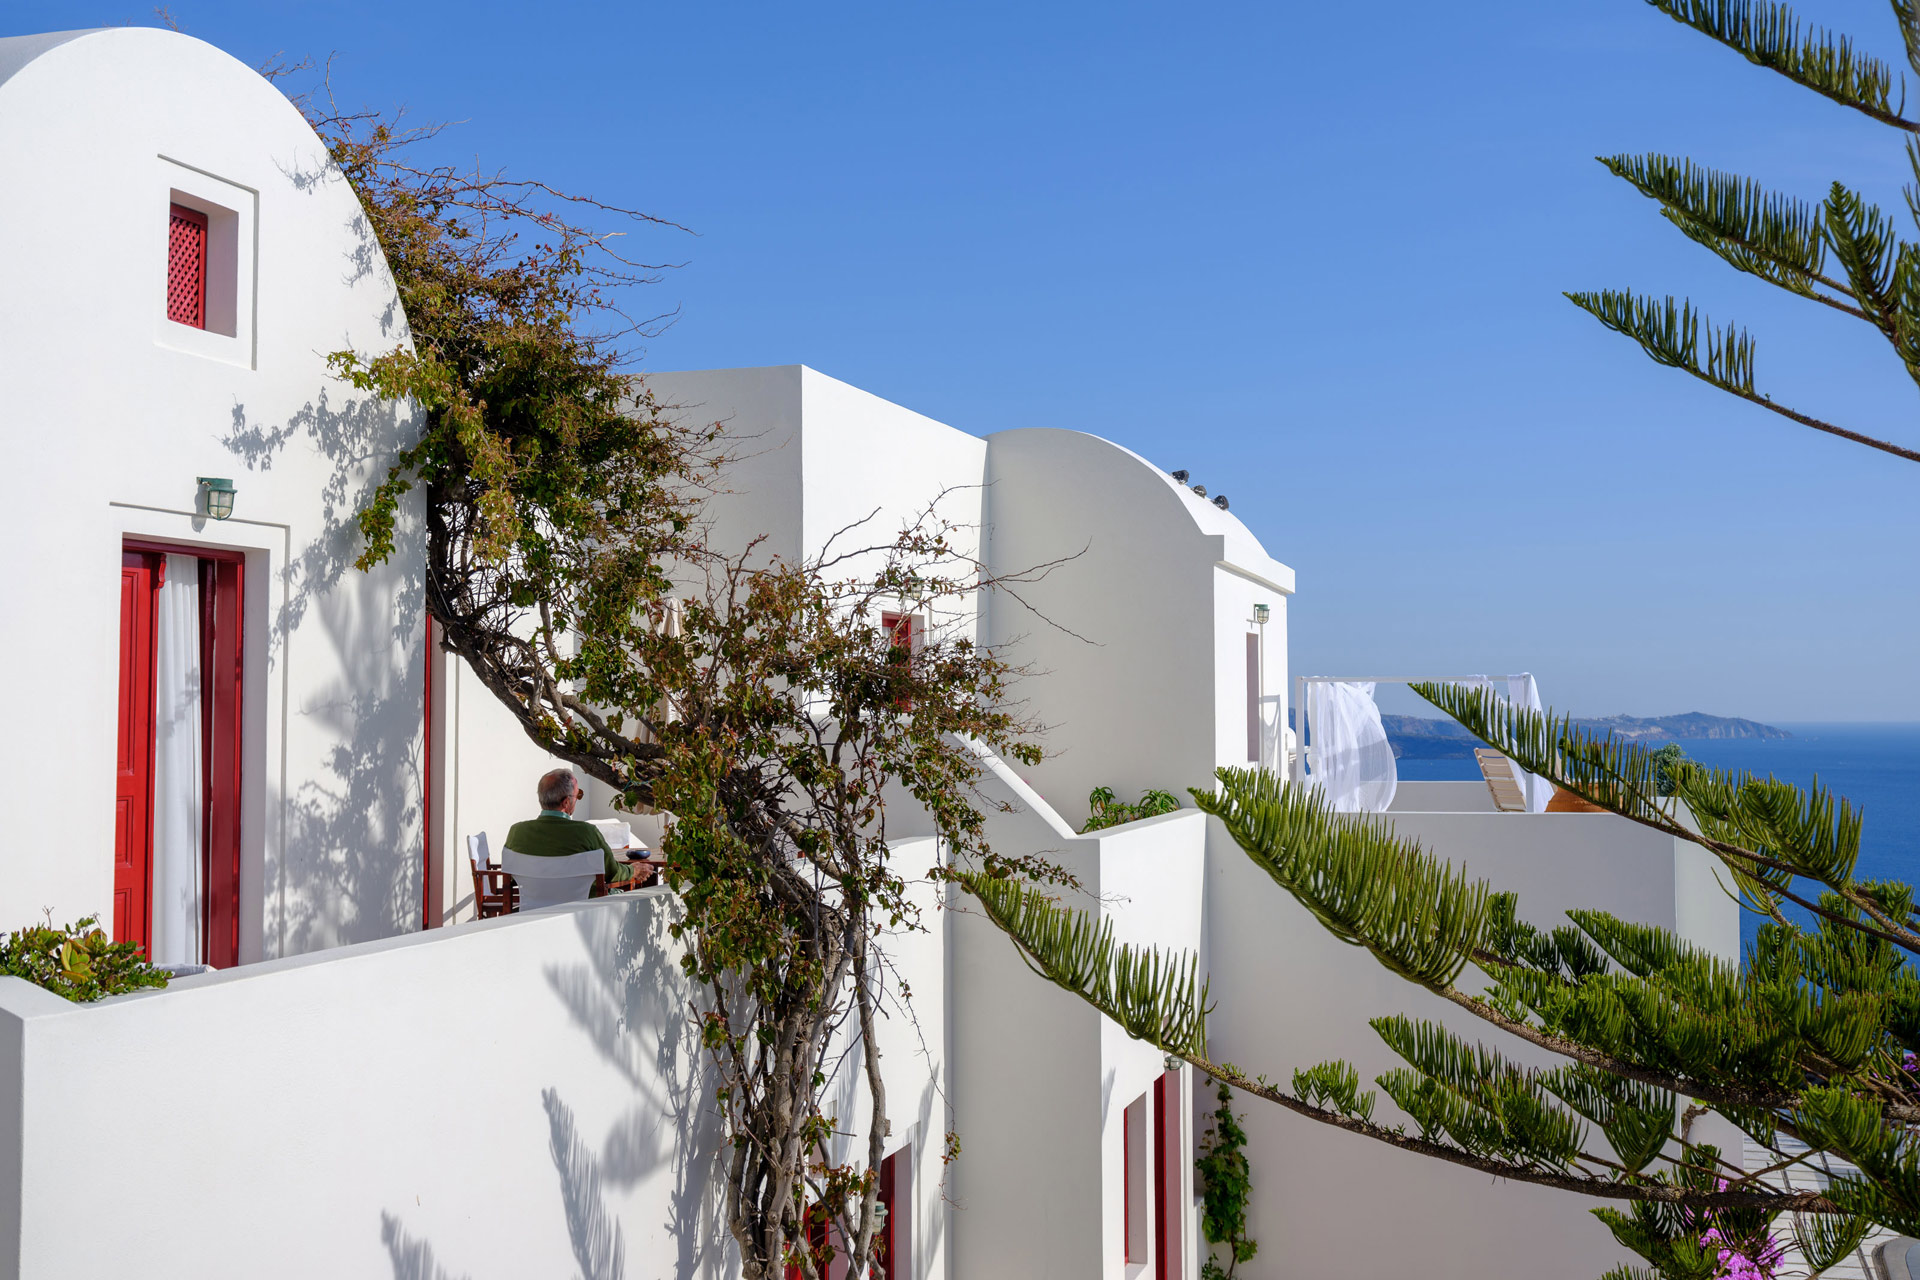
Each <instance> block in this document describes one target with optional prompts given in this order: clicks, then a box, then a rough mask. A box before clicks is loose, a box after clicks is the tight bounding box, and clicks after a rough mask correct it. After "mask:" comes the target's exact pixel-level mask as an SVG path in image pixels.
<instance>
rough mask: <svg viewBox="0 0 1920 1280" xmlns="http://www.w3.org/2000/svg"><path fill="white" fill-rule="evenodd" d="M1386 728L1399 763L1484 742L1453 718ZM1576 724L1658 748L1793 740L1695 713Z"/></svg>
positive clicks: (1388, 720)
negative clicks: (1694, 742) (1693, 742)
mask: <svg viewBox="0 0 1920 1280" xmlns="http://www.w3.org/2000/svg"><path fill="white" fill-rule="evenodd" d="M1380 722H1381V724H1382V725H1384V726H1385V727H1386V730H1387V741H1388V743H1389V744H1391V745H1392V747H1393V754H1394V757H1395V758H1396V759H1403V760H1470V759H1472V758H1473V749H1474V748H1475V747H1477V746H1479V745H1481V743H1480V739H1478V738H1476V737H1474V736H1473V735H1472V734H1470V733H1468V732H1467V731H1466V730H1465V729H1462V728H1461V727H1460V726H1459V725H1457V724H1455V723H1454V722H1453V721H1451V720H1429V719H1427V718H1425V717H1423V716H1389V715H1383V716H1381V717H1380ZM1574 724H1576V725H1577V726H1579V727H1580V728H1582V729H1585V730H1587V731H1588V732H1589V733H1612V734H1613V735H1614V736H1615V737H1618V738H1623V739H1625V740H1626V741H1628V742H1634V743H1639V744H1641V745H1644V746H1653V745H1657V744H1659V743H1663V742H1673V741H1676V740H1682V741H1683V740H1685V739H1688V738H1791V737H1792V736H1793V735H1792V734H1790V733H1788V732H1787V731H1786V730H1785V729H1776V728H1775V727H1774V726H1772V725H1770V724H1761V723H1760V722H1759V721H1757V720H1741V719H1739V718H1737V717H1733V716H1710V715H1707V714H1706V713H1705V712H1701V711H1689V712H1687V713H1686V714H1684V715H1677V716H1602V717H1599V718H1597V719H1586V720H1581V719H1576V720H1575V721H1574Z"/></svg>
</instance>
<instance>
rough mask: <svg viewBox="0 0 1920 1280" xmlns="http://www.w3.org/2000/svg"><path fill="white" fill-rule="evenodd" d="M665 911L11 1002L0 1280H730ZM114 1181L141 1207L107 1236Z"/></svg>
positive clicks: (370, 947)
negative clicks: (5, 1232)
mask: <svg viewBox="0 0 1920 1280" xmlns="http://www.w3.org/2000/svg"><path fill="white" fill-rule="evenodd" d="M673 905H674V904H673V900H672V898H671V897H670V896H668V895H665V894H663V893H661V892H659V891H642V892H640V893H636V894H634V895H631V896H620V897H616V898H613V899H609V900H605V901H599V902H591V903H585V904H581V905H579V906H577V907H571V908H556V909H554V910H551V911H547V912H539V913H534V914H531V915H524V916H517V917H513V918H510V919H506V920H499V921H487V922H484V923H481V924H474V925H467V926H462V927H459V928H455V929H446V930H436V931H433V932H430V933H426V934H419V935H414V936H412V937H408V938H402V939H394V940H390V941H385V942H376V943H367V944H361V945H358V946H354V947H349V948H344V949H340V950H335V951H331V952H328V953H325V954H322V955H317V956H305V957H297V958H293V959H289V960H279V961H270V962H267V963H265V964H261V965H254V966H247V967H243V968H241V969H236V970H230V971H227V972H225V973H221V974H210V975H205V976H201V977H196V978H188V979H182V980H177V981H176V982H175V983H174V985H173V986H172V987H171V988H169V989H168V990H166V991H164V992H157V993H151V994H141V995H134V996H126V997H119V998H117V999H114V1000H111V1001H107V1002H104V1003H101V1004H97V1005H88V1006H75V1005H70V1004H68V1003H67V1002H65V1001H63V1000H60V999H59V998H58V997H55V996H52V995H50V994H48V993H46V992H43V991H41V990H39V989H38V988H35V987H31V986H29V985H27V984H26V983H23V982H20V981H19V980H17V979H0V1029H4V1030H3V1031H0V1034H5V1035H6V1036H8V1037H10V1038H16V1039H18V1040H19V1041H20V1043H21V1044H22V1053H21V1055H20V1056H19V1057H17V1058H9V1059H7V1060H5V1061H4V1062H0V1099H7V1098H15V1099H19V1100H20V1103H21V1105H22V1124H21V1127H22V1130H23V1135H24V1142H23V1145H22V1148H21V1150H22V1167H23V1171H24V1178H23V1179H6V1178H5V1177H4V1174H0V1204H6V1205H18V1206H20V1228H19V1234H18V1237H17V1240H18V1244H17V1253H13V1252H10V1251H9V1249H8V1248H7V1246H8V1244H9V1243H10V1242H9V1241H8V1240H7V1239H6V1238H5V1237H0V1275H8V1276H11V1275H19V1276H23V1277H34V1276H51V1275H109V1274H114V1273H116V1272H119V1271H123V1270H124V1269H125V1268H126V1267H127V1266H128V1265H130V1264H132V1263H133V1262H134V1260H135V1259H138V1260H139V1268H140V1270H141V1272H142V1273H143V1274H145V1275H149V1276H155V1277H165V1276H181V1277H186V1276H201V1277H204V1276H234V1277H241V1276H259V1275H275V1276H287V1277H299V1276H313V1277H328V1278H329V1280H332V1278H334V1277H341V1276H368V1277H387V1276H394V1277H407V1278H408V1280H415V1278H417V1280H437V1278H438V1277H440V1276H442V1275H445V1276H450V1277H451V1276H470V1277H473V1280H486V1277H491V1276H498V1277H518V1276H528V1275H549V1274H563V1275H564V1274H569V1273H573V1274H580V1275H584V1276H588V1277H594V1278H595V1280H598V1278H601V1277H612V1276H616V1275H625V1276H628V1277H632V1278H635V1280H637V1278H638V1277H642V1276H719V1275H724V1274H727V1273H728V1267H727V1265H726V1259H725V1252H724V1249H725V1246H724V1244H723V1241H724V1239H725V1232H724V1230H722V1229H721V1228H720V1227H719V1225H718V1224H717V1223H716V1222H715V1221H714V1219H713V1205H712V1202H711V1199H710V1192H709V1189H708V1188H709V1187H710V1178H709V1168H708V1165H709V1162H710V1161H711V1160H712V1159H713V1157H714V1154H715V1152H716V1151H717V1149H718V1133H719V1131H718V1128H717V1124H716V1122H715V1118H714V1116H713V1115H712V1113H711V1106H710V1103H709V1100H708V1094H707V1092H706V1085H705V1083H704V1082H703V1081H702V1079H701V1078H700V1059H699V1056H698V1047H697V1045H696V1044H695V1043H694V1042H693V1041H692V1040H691V1039H690V1038H689V1035H688V1030H687V1024H686V998H687V991H686V987H685V984H684V981H683V979H682V978H681V977H680V974H679V970H678V968H677V966H676V964H675V960H676V958H677V950H676V948H675V946H674V945H673V943H672V942H671V940H670V939H669V938H668V937H667V936H666V932H665V926H666V924H667V922H668V919H669V915H670V912H671V911H672V909H673ZM456 993H464V997H463V998H457V997H456ZM134 1064H137V1068H136V1069H134V1070H132V1071H131V1072H130V1070H129V1068H130V1066H133V1065H134ZM23 1078H24V1083H22V1080H23ZM103 1168H111V1169H114V1170H118V1171H121V1173H120V1174H119V1175H116V1176H124V1177H125V1178H127V1179H130V1180H131V1181H132V1183H133V1184H134V1186H133V1188H132V1189H129V1190H126V1191H125V1192H124V1193H117V1194H114V1195H112V1196H111V1197H110V1199H111V1200H112V1210H111V1212H102V1205H101V1199H100V1184H99V1178H100V1175H101V1170H102V1169H103ZM616 1252H617V1253H618V1254H620V1255H621V1256H623V1257H624V1260H625V1262H624V1269H622V1268H621V1267H618V1266H616V1265H614V1257H615V1254H616ZM14 1259H17V1262H14V1261H13V1260H14ZM10 1262H11V1263H12V1265H11V1266H10V1265H9V1263H10Z"/></svg>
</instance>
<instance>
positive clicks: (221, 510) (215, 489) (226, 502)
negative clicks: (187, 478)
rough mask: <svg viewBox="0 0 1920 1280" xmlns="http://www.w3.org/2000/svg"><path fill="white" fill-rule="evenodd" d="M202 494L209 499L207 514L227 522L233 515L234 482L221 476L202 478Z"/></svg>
mask: <svg viewBox="0 0 1920 1280" xmlns="http://www.w3.org/2000/svg"><path fill="white" fill-rule="evenodd" d="M200 492H201V493H203V494H205V495H206V498H207V514H208V515H210V516H212V517H213V518H214V519H215V520H225V519H226V518H227V517H228V516H230V515H232V514H233V495H234V487H233V481H231V480H226V479H222V478H221V477H219V476H201V477H200Z"/></svg>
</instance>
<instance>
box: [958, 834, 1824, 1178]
mask: <svg viewBox="0 0 1920 1280" xmlns="http://www.w3.org/2000/svg"><path fill="white" fill-rule="evenodd" d="M956 878H957V879H958V880H959V881H960V883H961V885H962V886H963V887H964V888H966V889H967V890H968V892H970V893H972V894H973V895H974V896H975V898H976V899H977V900H978V901H979V902H980V904H981V906H982V908H983V909H984V910H985V912H986V914H987V917H988V919H990V920H991V921H992V922H993V923H994V924H995V925H997V926H999V928H1000V929H1001V930H1002V931H1003V932H1005V933H1006V934H1007V936H1008V939H1009V940H1010V941H1011V942H1012V943H1013V945H1014V948H1015V949H1016V951H1018V953H1019V954H1020V957H1021V959H1022V961H1023V962H1025V963H1026V964H1027V965H1028V967H1030V968H1031V969H1033V971H1034V972H1035V973H1037V974H1039V975H1040V976H1041V977H1043V978H1046V979H1047V980H1048V981H1049V982H1052V983H1054V984H1055V985H1056V986H1059V987H1060V988H1061V989H1063V990H1065V991H1067V992H1068V993H1070V994H1072V995H1074V996H1077V997H1078V998H1079V999H1081V1000H1083V1001H1085V1002H1086V1003H1087V1004H1089V1005H1092V1006H1093V1007H1094V1008H1095V1009H1096V1010H1098V1011H1099V1012H1100V1013H1102V1014H1105V1015H1106V1016H1107V1017H1109V1018H1112V1019H1113V1020H1114V1021H1115V1022H1116V1023H1119V1024H1120V1025H1121V1026H1122V1027H1123V1028H1124V1029H1126V1030H1127V1032H1128V1034H1129V1035H1132V1036H1133V1037H1134V1038H1135V1039H1139V1040H1144V1041H1146V1042H1147V1043H1148V1044H1151V1045H1154V1046H1155V1047H1156V1048H1158V1049H1160V1050H1161V1051H1162V1052H1165V1053H1170V1054H1173V1055H1174V1056H1175V1057H1178V1058H1180V1059H1182V1060H1183V1061H1185V1062H1187V1063H1190V1064H1191V1065H1192V1066H1194V1067H1196V1068H1198V1069H1199V1070H1200V1071H1202V1072H1205V1073H1206V1074H1207V1075H1209V1076H1211V1077H1212V1078H1214V1079H1215V1080H1219V1081H1221V1082H1222V1083H1224V1084H1228V1085H1231V1086H1232V1087H1234V1088H1236V1089H1239V1090H1241V1091H1242V1092H1244V1093H1249V1094H1252V1095H1253V1096H1255V1097H1258V1098H1264V1099H1266V1100H1267V1101H1269V1102H1272V1103H1275V1104H1277V1105H1279V1106H1281V1107H1284V1108H1285V1109H1287V1110H1289V1111H1292V1112H1294V1113H1295V1114H1296V1115H1301V1116H1305V1117H1306V1118H1307V1119H1310V1120H1313V1121H1316V1122H1318V1123H1320V1124H1325V1125H1329V1126H1331V1127H1333V1128H1336V1129H1343V1130H1345V1131H1347V1132H1349V1133H1354V1134H1359V1135H1361V1136H1363V1137H1367V1138H1371V1139H1373V1140H1374V1141H1376V1142H1381V1143H1385V1144H1386V1145H1388V1146H1393V1147H1397V1148H1399V1149H1400V1150H1403V1151H1410V1152H1413V1153H1415V1154H1418V1155H1425V1156H1430V1157H1432V1158H1434V1159H1437V1160H1444V1161H1446V1162H1447V1163H1449V1164H1455V1165H1460V1166H1462V1167H1464V1168H1468V1169H1473V1170H1476V1171H1478V1172H1481V1173H1486V1174H1490V1175H1492V1176H1494V1177H1499V1178H1509V1179H1512V1180H1514V1181H1516V1182H1527V1183H1531V1184H1533V1185H1536V1186H1544V1187H1553V1188H1556V1189H1559V1190H1563V1191H1574V1192H1578V1193H1580V1194H1582V1195H1590V1196H1596V1197H1599V1198H1602V1199H1609V1200H1624V1201H1642V1202H1655V1203H1665V1204H1684V1205H1688V1206H1692V1207H1694V1208H1698V1209H1758V1210H1762V1211H1765V1212H1770V1213H1772V1212H1787V1211H1794V1212H1803V1213H1831V1212H1834V1211H1835V1210H1834V1207H1833V1206H1832V1205H1831V1204H1829V1203H1828V1202H1827V1200H1826V1198H1825V1197H1824V1196H1822V1195H1820V1194H1819V1193H1817V1192H1776V1191H1773V1190H1771V1189H1767V1188H1761V1189H1758V1190H1746V1189H1734V1188H1731V1187H1728V1188H1723V1189H1718V1190H1699V1189H1695V1188H1690V1187H1685V1186H1676V1185H1673V1184H1671V1183H1668V1182H1664V1181H1658V1180H1653V1179H1647V1178H1640V1179H1632V1178H1629V1179H1627V1180H1622V1179H1620V1178H1618V1177H1616V1176H1615V1174H1616V1173H1618V1172H1619V1166H1617V1165H1613V1164H1612V1162H1606V1163H1607V1164H1608V1166H1609V1169H1608V1172H1607V1173H1605V1174H1575V1173H1567V1172H1563V1171H1560V1170H1557V1169H1543V1168H1540V1167H1537V1166H1536V1165H1535V1164H1534V1163H1532V1162H1531V1161H1529V1160H1521V1161H1515V1160H1504V1159H1499V1158H1496V1157H1492V1156H1488V1155H1484V1154H1477V1153H1475V1152H1473V1151H1468V1150H1464V1149H1462V1148H1460V1147H1457V1146H1453V1145H1450V1144H1448V1143H1445V1142H1438V1141H1434V1140H1432V1139H1431V1138H1427V1137H1415V1136H1413V1135H1411V1134H1409V1133H1406V1132H1405V1131H1404V1130H1402V1129H1399V1128H1389V1127H1387V1126H1385V1125H1382V1124H1377V1123H1375V1122H1373V1121H1372V1120H1370V1119H1367V1118H1365V1117H1364V1116H1363V1115H1362V1114H1361V1113H1360V1112H1359V1111H1358V1109H1356V1108H1353V1107H1349V1108H1348V1109H1346V1110H1342V1109H1339V1104H1336V1106H1335V1107H1326V1106H1320V1105H1316V1104H1315V1103H1313V1102H1309V1101H1307V1100H1306V1099H1304V1098H1301V1097H1298V1096H1296V1095H1295V1094H1292V1093H1289V1092H1287V1091H1286V1090H1284V1089H1282V1088H1280V1087H1279V1086H1277V1085H1273V1084H1271V1083H1269V1082H1267V1081H1266V1080H1265V1079H1263V1078H1256V1077H1249V1076H1247V1075H1245V1074H1243V1073H1242V1072H1241V1071H1239V1070H1238V1069H1237V1068H1235V1067H1234V1066H1232V1065H1231V1064H1222V1063H1217V1062H1214V1061H1212V1060H1211V1059H1210V1058H1208V1057H1207V1055H1206V1053H1205V1050H1204V1047H1203V1046H1204V1035H1203V1034H1201V1035H1195V1034H1193V1030H1192V1029H1193V1027H1194V1026H1195V1020H1196V1019H1203V1018H1204V1014H1205V1008H1204V994H1203V993H1204V988H1203V987H1202V988H1199V993H1200V994H1199V995H1198V998H1196V989H1195V987H1194V985H1193V982H1192V973H1193V971H1192V970H1191V969H1188V968H1186V967H1185V966H1184V965H1183V964H1182V963H1180V962H1170V963H1169V962H1163V963H1162V964H1161V965H1160V967H1159V970H1158V972H1159V973H1160V975H1161V977H1160V980H1159V982H1158V984H1157V985H1156V986H1154V987H1153V989H1152V990H1144V989H1141V987H1139V986H1137V985H1135V984H1134V983H1132V982H1130V981H1129V980H1128V979H1127V978H1126V977H1125V975H1124V974H1123V973H1122V972H1120V971H1119V970H1117V969H1116V967H1115V966H1116V965H1117V964H1119V963H1120V962H1121V960H1122V955H1121V953H1122V952H1125V951H1127V948H1118V949H1115V948H1113V947H1112V945H1111V926H1110V925H1107V924H1103V925H1095V924H1094V923H1093V922H1092V920H1091V918H1090V917H1089V916H1088V915H1087V913H1085V912H1080V911H1074V910H1071V909H1069V908H1064V907H1060V906H1058V905H1056V904H1054V903H1053V902H1052V901H1051V900H1050V899H1048V898H1047V896H1046V895H1045V893H1044V892H1042V891H1040V890H1039V889H1037V888H1035V887H1032V886H1025V885H1022V884H1020V883H1019V882H1017V881H1013V880H1007V879H996V878H994V877H990V876H984V875H981V874H978V873H971V872H963V873H959V874H958V875H957V876H956ZM1103 939H1104V943H1103V942H1102V940H1103ZM1136 955H1137V953H1136ZM1131 964H1132V966H1133V971H1134V972H1135V973H1136V974H1137V973H1138V972H1139V971H1140V965H1139V960H1138V959H1137V958H1136V959H1134V960H1132V961H1131ZM1180 973H1184V974H1186V978H1185V979H1184V980H1169V978H1168V975H1170V974H1180ZM1154 1004H1158V1005H1162V1006H1164V1007H1161V1008H1158V1009H1155V1008H1150V1007H1146V1006H1149V1005H1154ZM1166 1029H1172V1030H1173V1031H1174V1034H1172V1035H1170V1036H1168V1037H1167V1038H1165V1039H1162V1038H1160V1037H1161V1033H1162V1031H1163V1030H1166ZM1322 1074H1324V1073H1322Z"/></svg>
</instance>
